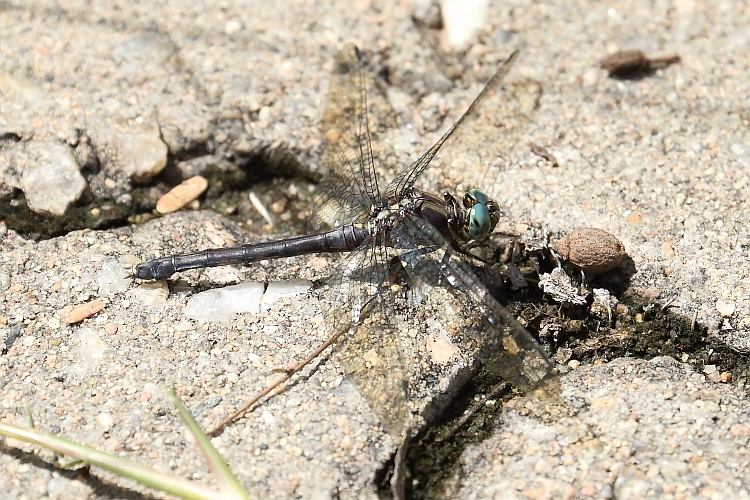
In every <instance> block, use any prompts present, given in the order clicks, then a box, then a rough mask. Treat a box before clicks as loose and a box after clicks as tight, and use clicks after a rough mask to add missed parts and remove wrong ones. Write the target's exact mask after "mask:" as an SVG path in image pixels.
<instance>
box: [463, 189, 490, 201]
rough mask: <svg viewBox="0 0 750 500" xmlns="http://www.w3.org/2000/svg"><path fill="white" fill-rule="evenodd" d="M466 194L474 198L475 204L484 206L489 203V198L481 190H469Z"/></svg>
mask: <svg viewBox="0 0 750 500" xmlns="http://www.w3.org/2000/svg"><path fill="white" fill-rule="evenodd" d="M467 194H468V195H469V196H471V197H472V198H474V199H475V200H476V201H477V203H481V204H482V205H486V204H487V202H488V201H490V197H489V196H487V193H485V192H484V191H482V190H481V189H470V190H469V192H468V193H467Z"/></svg>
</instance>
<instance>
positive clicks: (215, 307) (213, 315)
mask: <svg viewBox="0 0 750 500" xmlns="http://www.w3.org/2000/svg"><path fill="white" fill-rule="evenodd" d="M264 288H265V287H264V286H263V283H254V282H248V283H240V284H239V285H232V286H227V287H224V288H220V289H216V290H207V291H205V292H201V293H198V294H196V295H193V296H192V297H190V300H188V303H187V305H185V310H184V312H185V316H187V317H188V318H192V319H197V320H201V321H228V320H229V319H230V318H231V315H232V314H233V313H251V314H260V302H261V299H262V297H263V290H264Z"/></svg>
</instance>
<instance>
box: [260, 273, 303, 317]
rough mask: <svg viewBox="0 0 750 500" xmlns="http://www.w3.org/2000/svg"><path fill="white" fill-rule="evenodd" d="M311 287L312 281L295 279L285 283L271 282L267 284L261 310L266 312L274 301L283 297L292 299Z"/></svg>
mask: <svg viewBox="0 0 750 500" xmlns="http://www.w3.org/2000/svg"><path fill="white" fill-rule="evenodd" d="M311 287H312V281H310V280H303V279H296V280H285V281H272V282H271V283H269V284H268V288H267V289H266V293H264V294H263V300H262V301H261V309H262V310H263V311H268V310H269V309H271V304H272V303H274V302H275V301H277V300H279V299H281V298H284V297H294V296H296V295H301V294H303V293H307V291H308V290H309V289H310V288H311Z"/></svg>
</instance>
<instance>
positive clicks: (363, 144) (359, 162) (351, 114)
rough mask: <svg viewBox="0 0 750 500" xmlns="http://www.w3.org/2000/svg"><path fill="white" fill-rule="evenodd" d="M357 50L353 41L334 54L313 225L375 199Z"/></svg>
mask: <svg viewBox="0 0 750 500" xmlns="http://www.w3.org/2000/svg"><path fill="white" fill-rule="evenodd" d="M363 66H364V61H363V56H362V53H361V52H360V51H359V49H357V47H355V46H354V45H352V44H349V45H347V46H346V47H344V49H343V50H341V52H339V54H338V55H337V57H336V60H335V67H334V70H333V72H332V74H331V80H330V88H329V95H328V103H327V105H326V109H325V112H324V114H323V123H322V129H323V130H322V131H323V140H324V145H323V153H322V160H321V166H322V167H323V169H324V171H325V172H326V177H325V178H324V179H323V180H322V181H321V184H320V185H319V186H318V189H317V192H316V195H315V199H314V201H315V205H316V207H315V209H314V211H313V214H312V218H311V222H312V225H313V227H315V228H320V227H321V226H322V225H324V224H325V225H330V226H333V227H338V226H340V225H342V224H345V223H347V222H350V221H351V220H352V219H353V218H355V217H356V216H358V215H359V214H361V213H363V212H365V211H367V210H368V209H369V208H370V206H371V205H372V204H373V203H377V202H379V201H380V199H381V198H380V191H379V189H378V183H377V179H376V176H375V168H374V164H373V154H372V146H371V141H370V131H369V125H368V118H367V88H366V84H365V72H364V67H363Z"/></svg>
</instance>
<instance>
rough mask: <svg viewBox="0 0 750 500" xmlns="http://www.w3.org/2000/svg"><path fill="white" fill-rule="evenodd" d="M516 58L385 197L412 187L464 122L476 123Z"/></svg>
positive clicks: (513, 56) (505, 64)
mask: <svg viewBox="0 0 750 500" xmlns="http://www.w3.org/2000/svg"><path fill="white" fill-rule="evenodd" d="M517 58H518V51H515V52H513V53H512V54H511V55H510V56H509V57H508V58H507V59H506V60H505V62H503V64H502V65H501V66H500V68H499V69H498V70H497V72H496V73H495V75H494V76H493V77H492V78H491V79H490V81H489V82H487V85H485V87H484V89H483V90H482V91H481V92H480V93H479V95H478V96H477V97H476V98H475V99H474V101H473V102H472V103H471V104H470V105H469V108H468V109H467V110H466V111H465V112H464V114H463V115H461V117H460V118H459V119H458V120H457V121H456V122H455V123H454V124H453V125H452V126H451V127H450V128H449V129H448V130H447V131H446V132H445V133H444V134H443V136H442V137H441V138H440V139H438V141H437V142H436V143H435V144H434V145H433V146H432V147H431V148H430V149H429V150H427V152H426V153H424V154H423V155H422V156H420V157H419V158H418V159H417V160H416V161H414V162H413V163H412V164H411V165H409V166H408V167H406V168H405V169H404V170H402V171H401V172H400V173H399V174H398V175H397V176H396V177H395V178H394V179H393V181H391V183H390V184H389V185H388V187H387V188H386V197H391V196H394V195H396V194H398V193H401V192H402V191H403V190H404V189H407V188H409V187H411V186H413V185H414V183H415V182H416V180H417V179H418V178H419V176H420V175H422V172H424V169H425V168H427V166H428V165H429V164H430V162H431V161H432V159H433V158H434V157H435V155H436V154H437V153H438V151H440V148H441V147H443V145H444V144H445V143H446V141H448V139H450V138H451V136H453V135H454V133H455V132H457V131H458V130H459V129H461V128H462V127H463V126H465V124H466V122H471V121H476V120H477V117H478V116H480V115H481V114H482V113H481V110H482V108H483V107H485V106H486V103H487V102H488V101H492V100H493V98H494V97H495V96H496V95H497V94H498V93H499V90H500V85H501V83H502V81H503V78H505V75H507V74H508V72H509V71H510V69H511V67H512V66H513V63H514V62H515V61H516V59H517Z"/></svg>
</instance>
